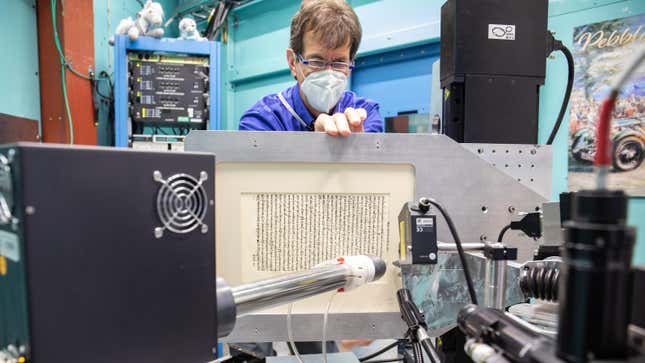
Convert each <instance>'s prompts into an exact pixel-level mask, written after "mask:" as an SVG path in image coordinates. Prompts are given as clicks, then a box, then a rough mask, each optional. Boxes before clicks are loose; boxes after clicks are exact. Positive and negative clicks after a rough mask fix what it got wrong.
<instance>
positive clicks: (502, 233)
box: [497, 224, 511, 242]
mask: <svg viewBox="0 0 645 363" xmlns="http://www.w3.org/2000/svg"><path fill="white" fill-rule="evenodd" d="M509 229H511V225H510V224H509V225H507V226H506V227H504V228H502V230H501V231H499V236H498V237H497V242H502V240H503V239H504V234H505V233H506V231H508V230H509Z"/></svg>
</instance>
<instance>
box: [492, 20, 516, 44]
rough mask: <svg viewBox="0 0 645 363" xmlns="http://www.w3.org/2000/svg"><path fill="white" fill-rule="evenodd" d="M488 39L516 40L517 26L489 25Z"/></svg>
mask: <svg viewBox="0 0 645 363" xmlns="http://www.w3.org/2000/svg"><path fill="white" fill-rule="evenodd" d="M488 39H496V40H515V25H511V24H488Z"/></svg>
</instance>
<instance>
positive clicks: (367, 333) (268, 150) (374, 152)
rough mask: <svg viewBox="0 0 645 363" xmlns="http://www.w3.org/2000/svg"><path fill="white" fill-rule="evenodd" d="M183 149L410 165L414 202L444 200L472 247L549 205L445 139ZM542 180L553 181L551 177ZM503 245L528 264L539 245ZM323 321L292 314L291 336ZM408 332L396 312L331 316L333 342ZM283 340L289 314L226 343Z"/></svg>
mask: <svg viewBox="0 0 645 363" xmlns="http://www.w3.org/2000/svg"><path fill="white" fill-rule="evenodd" d="M185 149H186V150H187V151H202V152H211V153H214V154H215V155H216V156H217V162H218V163H225V162H240V163H243V162H254V163H256V162H285V163H375V164H379V163H380V164H382V163H385V164H409V165H413V166H414V168H415V172H416V190H415V195H416V197H417V198H419V197H421V196H428V197H434V198H436V199H437V200H439V201H440V202H441V203H442V204H443V205H444V206H445V207H446V208H447V210H448V212H449V213H450V214H451V216H452V218H453V220H454V222H455V224H456V226H457V228H458V230H459V233H460V236H461V239H462V240H463V241H468V242H473V241H480V238H481V239H485V237H486V239H488V240H490V238H494V236H497V234H498V233H499V231H500V230H501V228H502V227H504V226H505V225H506V224H508V223H509V221H510V220H511V219H512V218H517V217H518V213H519V212H523V211H534V210H535V209H536V208H541V205H542V203H543V202H544V201H546V199H545V197H543V196H542V195H541V194H540V193H537V192H535V191H534V190H532V189H530V188H528V187H526V186H525V185H522V184H521V183H519V182H518V181H517V180H516V179H515V178H514V177H511V176H509V175H508V174H506V173H505V172H503V171H501V170H498V169H497V167H494V166H492V164H491V163H490V162H487V161H485V160H482V159H481V158H480V157H479V156H478V155H477V154H476V153H473V152H472V151H470V150H469V148H468V147H466V146H463V145H461V144H458V143H456V142H454V141H453V140H451V139H450V138H448V137H446V136H443V135H429V134H353V135H350V136H349V137H330V136H327V135H325V134H323V133H310V132H309V133H308V132H249V131H247V132H235V131H193V132H191V133H190V134H189V135H188V136H187V137H186V144H185ZM529 155H532V157H534V158H535V163H536V164H538V163H541V162H547V161H548V163H550V162H551V150H550V148H549V147H540V148H538V149H537V151H536V153H535V154H530V153H529ZM303 167H305V166H303ZM541 183H549V184H550V178H545V179H544V180H543V181H542V182H541ZM487 236H490V238H488V237H487ZM438 238H439V239H440V240H441V241H452V238H451V237H450V233H449V231H448V229H447V227H446V225H445V223H444V222H443V221H441V222H439V229H438ZM505 245H507V246H509V247H517V248H518V258H519V261H524V260H527V259H529V258H530V256H531V255H532V252H533V250H534V249H535V248H536V247H537V241H534V240H533V239H531V238H528V237H521V236H518V235H515V234H510V235H508V238H507V241H505ZM482 262H483V261H482ZM456 271H458V270H456ZM482 271H483V269H482ZM509 277H510V276H509ZM482 284H483V281H482ZM321 324H322V316H321V315H315V314H314V315H296V316H294V317H293V326H294V336H295V337H296V339H298V340H303V341H304V340H312V341H316V340H320V332H321V330H320V329H318V327H321ZM404 331H405V326H404V324H403V322H402V321H401V319H400V314H399V313H398V312H396V313H394V312H392V313H356V314H334V313H330V316H329V329H328V338H329V339H344V338H369V339H376V338H391V337H398V336H401V334H402V333H403V332H404ZM285 339H286V323H285V316H281V315H269V314H251V315H248V316H244V317H241V318H240V319H238V322H237V326H236V328H235V329H234V331H233V332H232V334H231V335H230V336H229V337H228V338H227V339H226V341H231V342H233V341H279V340H285Z"/></svg>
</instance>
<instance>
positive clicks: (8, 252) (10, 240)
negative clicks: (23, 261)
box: [0, 231, 20, 262]
mask: <svg viewBox="0 0 645 363" xmlns="http://www.w3.org/2000/svg"><path fill="white" fill-rule="evenodd" d="M0 256H4V257H6V258H7V259H9V260H11V261H14V262H19V261H20V251H19V250H18V235H17V234H15V233H10V232H6V231H0Z"/></svg>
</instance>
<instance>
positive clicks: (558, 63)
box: [539, 0, 645, 264]
mask: <svg viewBox="0 0 645 363" xmlns="http://www.w3.org/2000/svg"><path fill="white" fill-rule="evenodd" d="M594 3H596V4H601V5H597V6H593V4H594ZM554 4H558V5H557V6H556V7H554V6H553V5H554ZM565 4H566V8H563V7H564V6H565ZM550 5H551V7H550V13H551V14H553V12H552V11H554V10H555V11H556V12H557V11H560V12H557V13H556V14H555V15H551V16H550V17H549V29H550V30H551V31H554V32H556V37H557V38H558V39H560V40H562V41H563V43H564V44H565V45H566V46H567V47H569V48H570V49H571V46H572V43H573V29H574V28H575V27H577V26H580V25H585V24H590V23H595V22H599V21H603V20H608V19H615V18H622V17H627V16H632V15H636V14H642V13H645V1H642V0H624V1H590V0H566V1H562V0H559V1H554V0H551V2H550ZM564 10H566V11H564ZM554 58H555V59H550V60H549V61H548V62H547V72H546V74H547V78H546V82H545V84H544V87H542V89H541V92H540V97H541V99H540V121H539V124H540V140H541V141H542V142H544V141H546V139H547V138H548V136H549V133H550V132H551V128H552V127H553V123H554V122H555V119H556V117H557V114H558V110H559V107H560V104H561V102H562V95H563V93H564V89H565V85H566V82H567V66H566V60H565V59H564V56H562V54H560V53H557V54H555V57H554ZM568 123H569V115H568V114H567V116H566V117H565V120H564V122H563V125H562V129H561V130H560V133H559V134H558V137H557V138H556V140H555V141H554V143H553V151H554V153H553V154H554V158H553V198H554V199H556V198H557V196H558V194H559V193H561V192H563V191H566V190H567V168H568V164H567V152H568V137H567V133H568ZM629 213H630V220H629V222H630V223H631V224H632V225H635V226H637V227H638V242H637V248H636V254H635V256H634V261H635V263H639V264H645V199H643V198H640V199H636V198H632V200H631V201H630V204H629Z"/></svg>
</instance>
